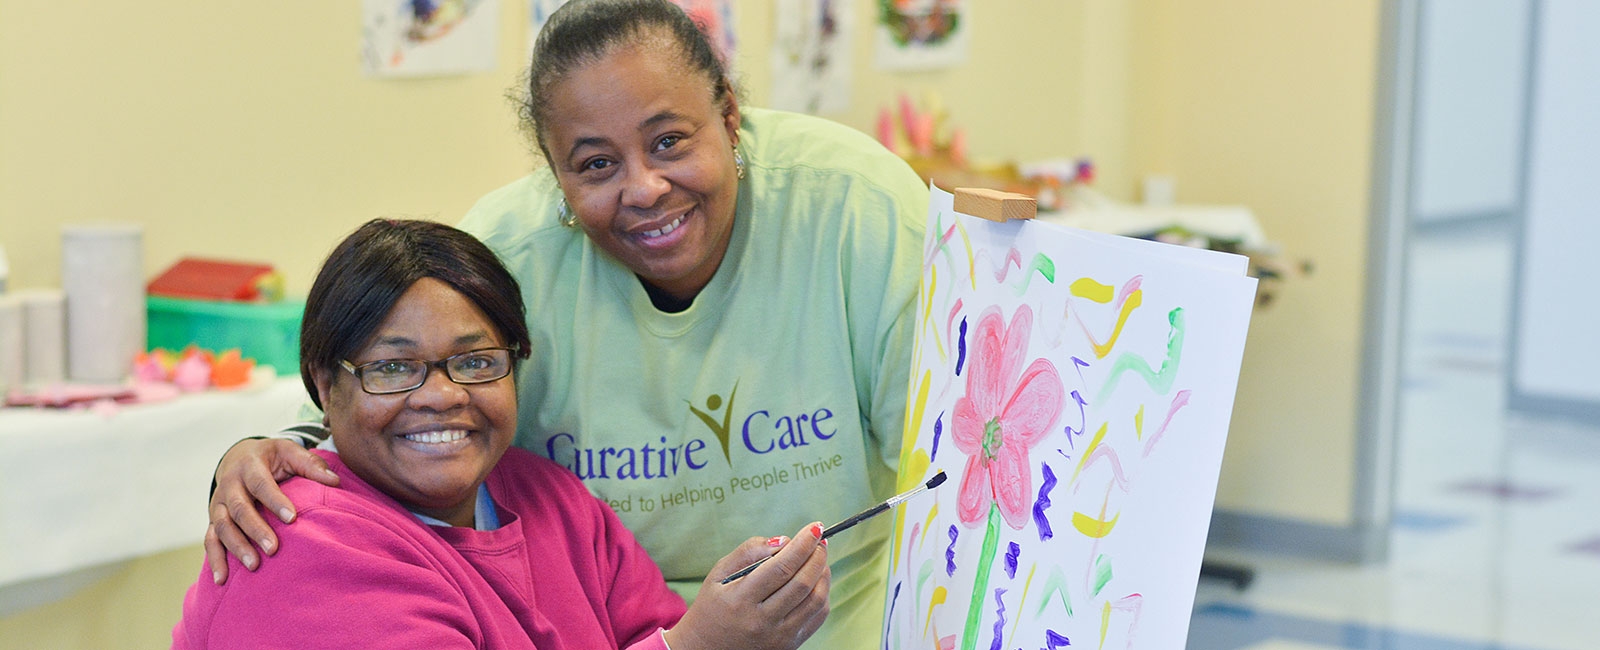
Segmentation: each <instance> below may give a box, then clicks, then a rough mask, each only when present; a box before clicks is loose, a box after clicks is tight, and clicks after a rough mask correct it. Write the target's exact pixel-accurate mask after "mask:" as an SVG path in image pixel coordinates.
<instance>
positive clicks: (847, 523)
mask: <svg viewBox="0 0 1600 650" xmlns="http://www.w3.org/2000/svg"><path fill="white" fill-rule="evenodd" d="M944 479H945V476H944V471H942V470H941V471H940V472H939V473H938V474H934V475H933V478H930V479H928V481H927V482H926V483H923V484H922V485H919V486H917V487H916V488H913V489H911V490H907V491H905V492H902V493H900V494H896V495H894V496H892V497H889V500H888V501H884V502H883V503H880V504H878V505H875V506H872V507H871V508H867V509H866V510H863V511H861V513H860V514H857V515H855V516H854V517H851V518H849V519H846V520H844V521H841V522H839V523H837V524H834V525H832V526H829V527H827V528H825V529H823V531H822V537H820V538H818V539H827V538H829V537H832V536H833V535H834V533H837V532H840V531H842V530H845V529H847V528H849V527H851V526H854V525H856V524H859V523H861V522H863V521H866V520H868V519H871V518H873V517H875V516H877V515H879V514H881V513H883V512H885V511H887V510H889V509H890V508H893V507H895V506H897V505H900V504H901V503H903V502H905V500H906V499H910V498H911V497H914V496H917V495H918V494H921V493H922V492H924V491H927V490H931V489H933V488H936V487H939V484H940V483H943V482H944ZM770 559H772V556H770V555H769V556H767V557H764V558H761V559H759V560H756V561H755V563H753V564H751V565H750V566H747V567H745V568H743V569H739V570H738V571H734V572H733V573H732V574H731V575H729V576H728V577H726V578H723V579H722V584H728V583H730V582H733V581H734V580H738V579H739V578H743V577H745V576H747V575H750V572H751V571H754V570H756V567H758V566H761V563H762V562H766V561H767V560H770Z"/></svg>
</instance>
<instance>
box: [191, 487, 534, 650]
mask: <svg viewBox="0 0 1600 650" xmlns="http://www.w3.org/2000/svg"><path fill="white" fill-rule="evenodd" d="M277 526H278V527H279V530H278V533H279V535H280V537H281V539H282V547H281V548H280V549H279V550H278V552H277V555H276V557H275V558H274V559H273V561H272V563H271V564H270V565H265V566H262V567H261V568H260V569H259V570H257V571H255V572H254V573H252V574H249V575H242V576H238V577H236V579H235V580H233V581H231V582H230V583H229V584H227V585H226V586H219V585H216V584H212V583H210V582H208V581H206V580H204V579H202V580H200V581H198V582H197V583H196V584H195V586H194V587H192V588H191V589H190V591H189V595H188V597H187V598H185V601H184V614H183V621H181V622H180V623H179V626H178V629H177V630H175V631H174V641H175V642H176V641H180V640H182V641H183V643H175V647H209V648H263V647H282V648H322V647H327V648H334V647H350V648H353V647H371V646H373V645H374V644H376V645H381V646H383V647H394V648H472V647H481V645H482V643H483V642H485V641H486V640H485V639H484V638H483V634H484V632H483V630H481V629H479V626H478V624H477V622H476V621H475V620H474V618H473V615H472V613H471V608H470V606H469V605H468V603H467V600H466V597H465V596H464V595H463V594H462V592H461V590H460V589H459V588H458V585H456V584H454V583H453V582H452V581H451V580H450V579H449V578H448V576H446V575H445V574H443V573H442V572H440V571H439V570H438V569H437V566H434V565H432V564H433V563H432V561H431V558H430V556H428V554H426V553H425V552H423V551H421V550H420V547H419V545H418V544H416V543H415V540H413V539H410V538H408V537H407V536H406V535H405V534H402V533H399V532H397V531H394V530H391V527H390V526H386V525H384V524H383V523H382V522H378V521H372V520H369V519H366V518H364V517H361V516H358V515H356V514H352V513H348V512H343V511H340V510H335V509H330V508H326V507H307V508H306V510H305V511H304V512H303V513H302V516H301V521H300V523H298V524H297V525H296V526H295V528H294V530H293V531H292V533H290V531H287V530H284V529H283V528H282V526H283V524H277ZM232 562H234V563H237V562H238V560H237V559H233V560H232ZM236 566H237V564H236ZM529 647H531V646H529Z"/></svg>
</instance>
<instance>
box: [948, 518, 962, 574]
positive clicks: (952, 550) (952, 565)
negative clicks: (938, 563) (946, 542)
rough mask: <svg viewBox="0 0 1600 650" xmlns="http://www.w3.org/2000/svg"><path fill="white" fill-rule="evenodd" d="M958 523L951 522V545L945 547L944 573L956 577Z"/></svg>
mask: <svg viewBox="0 0 1600 650" xmlns="http://www.w3.org/2000/svg"><path fill="white" fill-rule="evenodd" d="M959 534H960V533H957V532H956V525H955V524H950V546H949V547H947V548H945V549H944V574H945V575H947V576H951V577H955V575H956V536H957V535H959Z"/></svg>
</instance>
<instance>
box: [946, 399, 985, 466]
mask: <svg viewBox="0 0 1600 650" xmlns="http://www.w3.org/2000/svg"><path fill="white" fill-rule="evenodd" d="M976 408H977V407H975V406H974V405H973V403H972V399H971V398H967V397H963V398H961V399H958V400H956V408H955V411H954V412H952V413H951V414H950V438H951V439H953V440H955V442H956V449H960V450H961V453H964V454H976V453H978V451H979V450H981V449H983V425H984V424H986V423H987V422H988V420H987V419H985V418H983V417H981V416H980V415H978V412H977V410H976ZM991 417H992V416H991Z"/></svg>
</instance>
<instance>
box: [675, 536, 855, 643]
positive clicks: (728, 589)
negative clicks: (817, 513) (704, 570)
mask: <svg viewBox="0 0 1600 650" xmlns="http://www.w3.org/2000/svg"><path fill="white" fill-rule="evenodd" d="M821 533H822V524H820V523H813V524H811V525H809V526H806V527H805V528H802V529H800V531H799V532H798V533H795V536H794V539H792V540H791V539H788V538H783V537H774V538H772V539H763V538H760V537H752V538H750V539H749V540H746V541H745V543H743V544H741V545H739V547H738V548H737V549H734V551H733V552H732V553H729V554H728V555H727V556H725V557H723V558H722V559H721V560H719V561H718V562H717V564H716V566H714V567H712V569H711V575H708V576H706V580H705V582H704V583H702V584H701V585H700V594H699V595H698V596H696V597H695V601H694V605H692V606H690V607H689V611H688V612H687V613H685V614H684V615H683V620H681V621H679V622H678V624H677V625H675V626H673V628H672V629H671V630H669V631H668V635H669V636H668V638H667V642H668V644H669V645H671V646H672V650H720V649H722V648H782V649H785V650H787V649H792V648H798V647H800V644H801V643H803V642H804V641H805V640H806V639H808V638H810V637H811V635H812V633H814V632H816V631H817V628H819V627H821V626H822V622H823V620H825V619H826V618H827V617H828V588H829V585H830V584H831V581H832V578H833V574H832V572H831V571H830V569H829V568H828V547H827V544H826V543H824V542H822V541H821V540H820V539H818V537H819V535H820V534H821ZM774 546H779V547H780V548H778V550H777V553H776V554H773V547H774ZM768 556H771V558H772V559H770V560H768V561H767V562H766V563H764V564H762V565H761V566H760V567H757V568H756V570H755V571H752V572H750V574H749V575H747V576H745V577H743V578H739V579H738V580H735V581H733V582H730V583H728V584H722V579H723V578H724V577H726V576H728V575H729V574H732V573H733V572H735V571H738V570H739V569H742V568H744V567H745V566H748V565H749V564H750V563H752V562H755V561H757V560H760V559H761V558H764V557H768Z"/></svg>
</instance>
